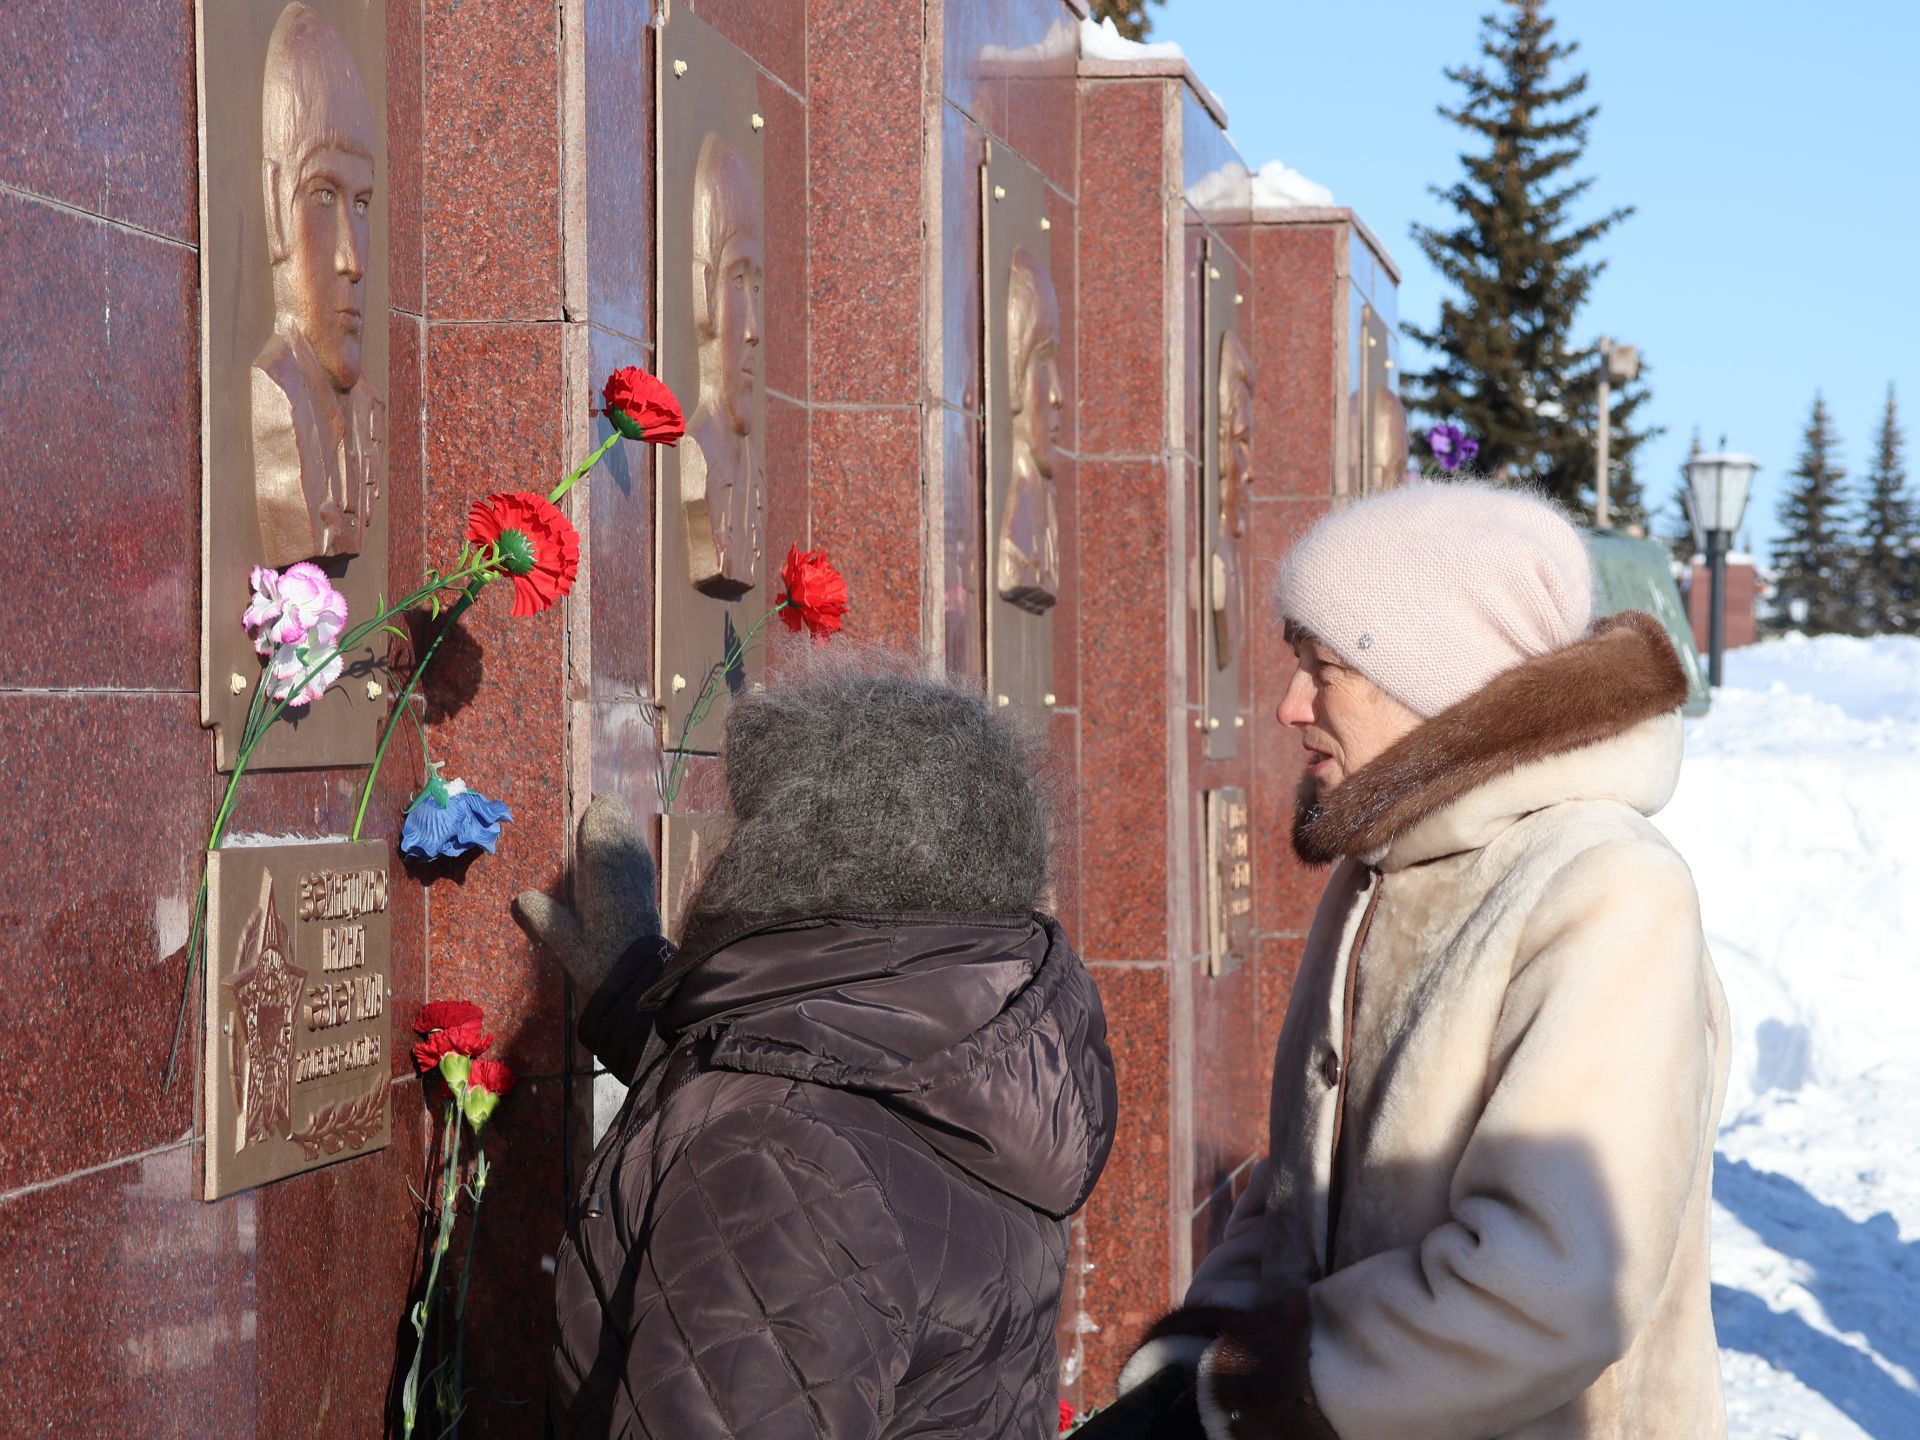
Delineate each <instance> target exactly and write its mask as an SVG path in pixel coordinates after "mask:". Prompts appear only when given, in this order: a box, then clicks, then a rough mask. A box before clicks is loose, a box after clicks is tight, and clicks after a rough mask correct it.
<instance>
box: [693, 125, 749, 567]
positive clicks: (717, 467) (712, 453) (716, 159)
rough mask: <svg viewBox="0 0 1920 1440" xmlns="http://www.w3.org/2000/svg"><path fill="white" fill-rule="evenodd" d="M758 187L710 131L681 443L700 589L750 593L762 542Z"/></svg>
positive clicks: (703, 150)
mask: <svg viewBox="0 0 1920 1440" xmlns="http://www.w3.org/2000/svg"><path fill="white" fill-rule="evenodd" d="M762 228H763V227H762V217H761V206H760V193H759V187H758V186H757V185H756V184H755V182H754V177H753V171H752V169H751V168H750V167H749V165H748V163H747V159H746V157H745V156H744V155H742V154H741V153H740V151H739V150H737V149H736V148H734V146H732V145H730V144H728V143H727V142H726V141H725V140H724V139H722V138H721V137H720V136H719V135H717V134H709V135H708V136H707V137H706V139H705V140H704V141H703V142H702V143H701V146H700V158H699V161H698V163H697V164H696V166H695V168H694V182H693V252H692V253H693V266H692V270H693V273H692V277H691V278H692V284H693V323H694V331H695V334H696V336H697V339H698V346H699V356H700V392H699V399H698V401H697V403H696V404H695V406H694V409H693V414H692V415H691V416H690V417H689V419H688V421H687V437H686V442H685V443H683V444H682V445H681V447H680V501H681V505H682V508H683V510H684V512H685V515H686V522H687V564H688V575H689V578H690V579H691V580H692V581H693V583H694V585H695V586H696V587H697V588H699V589H700V590H702V591H704V592H705V593H706V594H708V595H713V596H716V597H718V598H720V599H727V600H731V599H735V598H737V597H739V596H741V595H744V594H746V593H747V592H748V591H749V590H751V589H753V587H754V585H755V583H756V581H757V579H758V576H759V574H760V568H761V555H762V551H763V549H764V546H765V543H766V542H765V537H764V529H765V525H766V506H767V477H766V474H765V471H764V468H763V466H762V463H761V461H760V458H759V452H758V447H756V446H755V444H754V438H753V426H754V414H755V409H756V406H755V401H756V398H757V392H758V389H759V386H760V371H761V358H760V339H761V331H762V311H761V286H762V284H763V282H764V277H765V260H764V253H763V248H762V247H763V241H762Z"/></svg>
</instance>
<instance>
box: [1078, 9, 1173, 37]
mask: <svg viewBox="0 0 1920 1440" xmlns="http://www.w3.org/2000/svg"><path fill="white" fill-rule="evenodd" d="M1150 4H1151V5H1164V4H1166V0H1093V4H1092V7H1091V9H1092V14H1093V18H1094V19H1096V20H1111V21H1113V28H1114V29H1116V30H1118V31H1119V32H1120V33H1121V34H1122V35H1124V36H1125V37H1126V38H1127V39H1129V40H1144V39H1146V38H1147V32H1148V31H1149V30H1151V29H1152V28H1153V21H1152V20H1151V19H1149V18H1148V16H1147V6H1148V5H1150Z"/></svg>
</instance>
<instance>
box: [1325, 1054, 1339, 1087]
mask: <svg viewBox="0 0 1920 1440" xmlns="http://www.w3.org/2000/svg"><path fill="white" fill-rule="evenodd" d="M1320 1078H1321V1079H1322V1080H1324V1081H1326V1082H1327V1088H1328V1089H1329V1090H1331V1089H1333V1088H1334V1087H1335V1086H1337V1085H1338V1084H1339V1083H1340V1056H1339V1055H1338V1053H1336V1052H1335V1051H1334V1049H1333V1047H1332V1046H1328V1047H1327V1053H1326V1054H1324V1055H1322V1056H1321V1057H1320Z"/></svg>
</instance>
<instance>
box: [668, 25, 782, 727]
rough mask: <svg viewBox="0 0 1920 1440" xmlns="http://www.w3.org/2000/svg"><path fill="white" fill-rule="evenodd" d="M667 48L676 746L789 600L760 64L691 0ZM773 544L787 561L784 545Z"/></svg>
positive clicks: (758, 662)
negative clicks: (693, 9) (749, 643)
mask: <svg viewBox="0 0 1920 1440" xmlns="http://www.w3.org/2000/svg"><path fill="white" fill-rule="evenodd" d="M655 54H656V56H657V58H658V62H659V74H658V75H657V77H656V80H655V85H654V94H655V95H656V96H657V97H658V100H657V103H658V105H659V114H658V117H657V133H658V136H659V174H658V176H657V183H656V184H655V186H654V195H655V202H656V205H657V207H658V208H657V211H656V220H657V225H658V228H657V232H656V233H658V235H659V236H660V243H659V245H658V247H657V251H656V253H657V254H658V257H659V267H660V268H659V273H658V275H657V276H656V288H655V292H654V293H655V294H656V295H657V296H658V306H659V310H658V329H659V349H658V352H657V353H658V354H659V357H660V359H659V365H660V377H661V378H662V379H663V380H665V381H666V382H667V384H669V385H671V386H672V387H673V391H674V393H675V394H676V395H678V396H679V397H680V402H681V404H682V405H683V406H684V407H685V409H686V412H687V433H686V438H685V439H683V440H681V442H680V443H679V445H678V446H677V447H672V448H668V447H664V446H661V447H650V448H651V450H652V453H653V454H654V455H655V456H656V457H657V463H658V465H659V480H658V486H659V489H658V492H657V493H658V495H659V503H658V505H657V506H656V507H655V513H656V514H657V516H658V522H657V529H656V533H655V548H656V552H657V555H658V563H657V564H656V565H655V567H654V574H655V576H656V577H657V578H656V583H657V584H658V586H659V591H658V593H657V594H656V596H655V608H654V614H655V616H656V617H657V619H656V623H655V625H654V634H655V637H656V641H655V651H654V655H655V664H656V673H655V676H654V683H655V686H656V689H655V694H656V695H657V696H658V697H659V703H660V705H661V707H662V709H663V712H664V714H665V717H666V733H665V737H664V739H665V743H666V744H668V745H673V744H677V743H678V742H679V740H680V737H681V734H682V733H683V729H684V727H685V724H686V719H687V714H688V712H689V711H690V710H691V709H692V708H693V704H694V701H695V699H696V698H697V697H698V696H699V693H700V688H701V685H702V683H703V682H704V681H705V680H706V678H707V676H708V675H709V674H710V673H711V672H712V671H713V669H714V667H715V666H716V665H721V664H723V663H724V661H725V660H726V658H727V656H728V654H729V652H730V651H731V649H732V648H733V645H734V643H735V641H736V639H738V638H740V637H742V636H744V634H745V632H746V631H747V630H748V629H750V628H751V627H752V625H753V623H754V621H756V620H757V619H759V618H760V616H761V615H763V614H765V613H766V611H767V608H768V607H769V606H771V605H772V603H773V592H774V587H773V586H770V585H769V584H768V561H769V555H768V549H767V547H768V543H769V542H768V538H767V533H766V530H767V464H766V449H767V440H766V432H767V395H766V376H765V370H766V361H765V356H764V353H763V351H762V349H761V343H760V341H761V335H762V321H763V317H764V313H765V312H764V309H763V306H762V301H761V294H760V288H761V284H762V281H763V278H764V274H765V240H764V236H765V232H766V225H765V221H764V216H765V206H764V204H763V200H762V197H763V196H764V195H765V193H766V191H765V187H764V186H763V184H762V180H761V176H762V166H761V132H762V131H763V130H764V129H765V126H766V121H765V118H764V117H763V116H762V115H761V114H760V113H759V111H758V109H757V106H758V95H759V90H758V76H759V71H758V70H757V69H756V68H755V67H754V64H753V62H752V61H751V60H749V59H747V57H746V56H745V55H743V54H742V53H741V52H740V51H738V50H736V49H734V47H733V46H732V45H730V44H729V43H728V42H727V41H726V40H724V39H722V38H721V36H720V35H719V34H718V32H716V31H714V30H713V29H711V28H709V27H708V26H707V25H706V24H704V23H703V22H702V21H701V20H700V19H699V18H698V17H696V16H694V15H693V14H691V13H690V12H689V11H688V10H687V9H686V8H685V7H684V6H678V7H675V8H674V10H673V14H672V18H671V20H670V21H669V22H668V24H667V26H666V28H665V29H664V30H663V31H662V32H661V35H660V41H659V44H658V45H657V46H656V47H655ZM780 538H781V541H782V544H783V546H784V543H785V542H786V541H787V540H800V541H803V542H804V539H805V537H804V536H782V537H780ZM771 558H772V566H773V569H774V571H775V573H776V574H777V572H778V569H779V566H780V564H781V562H782V561H783V560H784V559H785V558H786V556H785V550H784V548H783V549H782V551H781V553H780V554H779V555H777V556H773V557H771ZM762 659H763V655H762V652H761V651H760V650H758V649H756V650H754V651H753V652H751V653H749V654H747V655H746V656H745V657H744V660H743V661H742V662H741V663H739V664H737V665H735V666H734V667H733V668H732V669H731V670H730V671H728V672H727V673H726V677H725V678H726V683H725V685H724V686H723V687H722V688H721V691H720V699H719V701H718V703H716V704H715V705H714V707H713V710H712V712H711V714H710V715H709V717H708V719H707V722H706V724H705V725H703V726H702V727H701V730H700V732H699V733H698V734H697V735H695V736H694V739H693V744H694V746H695V747H697V748H698V749H700V750H703V751H707V752H711V751H713V750H715V749H716V748H717V747H718V745H719V739H720V734H721V727H722V724H723V721H724V717H725V713H726V697H727V695H728V694H729V693H738V692H739V691H740V690H741V689H743V688H744V687H745V686H746V685H747V684H749V683H751V682H752V681H754V680H755V679H757V678H758V676H759V675H760V673H761V669H762Z"/></svg>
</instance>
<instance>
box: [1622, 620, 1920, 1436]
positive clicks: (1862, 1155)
mask: <svg viewBox="0 0 1920 1440" xmlns="http://www.w3.org/2000/svg"><path fill="white" fill-rule="evenodd" d="M1726 670H1727V685H1726V687H1725V688H1724V689H1723V690H1721V691H1720V693H1719V694H1718V695H1717V696H1716V697H1715V701H1714V708H1713V713H1712V714H1711V715H1709V716H1707V717H1705V718H1704V719H1702V720H1699V721H1694V722H1690V724H1689V728H1688V734H1687V759H1686V763H1685V765H1684V767H1683V768H1682V771H1681V777H1680V789H1679V793H1678V794H1677V795H1676V796H1675V797H1674V802H1673V804H1672V806H1671V807H1669V808H1668V809H1667V810H1666V811H1664V812H1663V813H1662V814H1661V815H1660V816H1659V817H1658V818H1657V820H1656V822H1655V823H1657V824H1658V825H1659V826H1660V827H1661V828H1662V829H1663V830H1664V831H1665V832H1666V833H1667V834H1668V835H1669V836H1670V837H1671V838H1672V840H1673V841H1674V843H1675V844H1676V845H1678V846H1679V847H1680V850H1681V853H1682V854H1684V855H1685V856H1686V858H1687V862H1688V863H1689V864H1690V865H1691V866H1692V867H1693V872H1694V876H1695V878H1696V879H1697V881H1698V882H1699V886H1700V900H1701V907H1702V909H1703V911H1704V913H1705V918H1706V928H1707V936H1708V940H1709V942H1710V943H1711V945H1712V947H1713V954H1714V959H1715V962H1716V963H1717V965H1718V966H1719V969H1720V975H1721V978H1722V980H1723V981H1724V982H1725V984H1726V988H1727V1000H1728V1004H1729V1006H1730V1007H1731V1009H1732V1013H1733V1029H1734V1053H1733V1076H1732V1080H1731V1085H1730V1089H1729V1093H1728V1096H1727V1107H1726V1112H1725V1117H1724V1120H1723V1122H1722V1126H1721V1131H1720V1143H1719V1153H1718V1156H1717V1160H1716V1165H1715V1169H1714V1185H1713V1189H1714V1200H1715V1205H1714V1235H1713V1244H1714V1255H1713V1273H1714V1293H1713V1299H1714V1319H1715V1321H1716V1323H1717V1325H1718V1327H1719V1332H1720V1344H1721V1354H1722V1362H1723V1366H1724V1370H1725V1375H1726V1387H1727V1428H1728V1432H1729V1434H1730V1435H1732V1436H1735V1437H1740V1440H1746V1437H1773V1436H1788V1437H1796V1440H1815V1437H1818V1440H1854V1437H1859V1436H1863V1435H1864V1436H1871V1437H1873V1440H1914V1437H1920V1044H1916V1043H1915V1035H1916V1030H1917V1029H1920V639H1912V638H1904V637H1903V638H1882V639H1876V640H1852V639H1846V638H1843V637H1834V636H1829V637H1823V638H1821V639H1818V640H1811V641H1809V640H1803V639H1800V638H1798V637H1794V638H1791V639H1788V640H1786V641H1783V642H1780V643H1777V644H1771V645H1762V646H1756V647H1754V648H1751V649H1745V650H1737V651H1733V652H1730V653H1729V654H1728V656H1727V665H1726Z"/></svg>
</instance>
